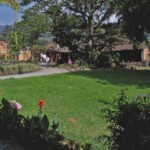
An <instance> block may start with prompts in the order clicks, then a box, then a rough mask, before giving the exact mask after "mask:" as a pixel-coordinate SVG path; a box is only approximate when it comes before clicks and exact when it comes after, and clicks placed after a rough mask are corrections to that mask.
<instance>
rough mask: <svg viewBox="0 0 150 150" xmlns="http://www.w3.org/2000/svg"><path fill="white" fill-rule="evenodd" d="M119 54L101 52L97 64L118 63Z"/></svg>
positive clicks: (104, 65) (102, 65)
mask: <svg viewBox="0 0 150 150" xmlns="http://www.w3.org/2000/svg"><path fill="white" fill-rule="evenodd" d="M119 62H120V55H119V53H115V52H102V53H101V54H100V55H99V57H98V60H97V65H98V66H100V67H111V64H112V63H116V64H119Z"/></svg>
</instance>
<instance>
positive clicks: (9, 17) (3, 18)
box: [0, 4, 116, 25]
mask: <svg viewBox="0 0 150 150" xmlns="http://www.w3.org/2000/svg"><path fill="white" fill-rule="evenodd" d="M32 5H33V4H32ZM30 6H31V5H29V6H26V7H24V8H23V9H26V8H28V7H30ZM21 16H22V13H21V12H19V14H18V21H20V20H21ZM114 21H116V17H115V15H113V16H112V17H111V19H110V20H109V22H114ZM13 23H14V10H13V9H12V8H11V7H9V6H6V5H0V25H13Z"/></svg>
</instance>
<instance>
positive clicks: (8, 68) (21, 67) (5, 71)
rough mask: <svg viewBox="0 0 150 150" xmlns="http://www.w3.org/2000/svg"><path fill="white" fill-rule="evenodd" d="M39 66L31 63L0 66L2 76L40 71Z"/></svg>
mask: <svg viewBox="0 0 150 150" xmlns="http://www.w3.org/2000/svg"><path fill="white" fill-rule="evenodd" d="M38 70H39V66H37V65H35V64H31V63H20V64H14V65H4V66H0V75H11V74H23V73H28V72H34V71H38Z"/></svg>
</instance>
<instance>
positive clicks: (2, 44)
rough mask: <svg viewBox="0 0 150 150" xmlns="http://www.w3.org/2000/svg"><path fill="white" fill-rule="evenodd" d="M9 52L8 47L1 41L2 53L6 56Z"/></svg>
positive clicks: (0, 48)
mask: <svg viewBox="0 0 150 150" xmlns="http://www.w3.org/2000/svg"><path fill="white" fill-rule="evenodd" d="M7 51H8V45H7V44H6V43H5V42H3V41H0V53H1V54H5V53H7Z"/></svg>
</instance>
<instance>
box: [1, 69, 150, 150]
mask: <svg viewBox="0 0 150 150" xmlns="http://www.w3.org/2000/svg"><path fill="white" fill-rule="evenodd" d="M149 79H150V71H137V70H130V71H129V70H94V71H83V72H76V73H67V74H59V75H49V76H43V77H32V78H25V79H8V80H4V81H2V80H1V81H0V98H1V99H2V98H3V97H5V98H6V99H11V100H12V99H13V100H14V99H15V100H17V101H18V102H20V103H21V104H22V105H23V108H22V110H21V111H20V113H22V114H25V115H32V114H36V113H37V112H38V105H37V104H38V100H39V99H43V100H45V101H46V105H45V107H44V112H45V113H46V114H47V115H48V117H49V118H50V119H51V118H52V117H53V114H54V113H57V114H58V117H59V121H60V124H61V125H64V127H65V128H64V134H65V136H66V137H68V138H70V139H73V140H76V141H78V142H85V141H89V142H90V141H91V142H92V143H93V142H94V139H96V138H97V137H98V136H101V135H106V134H108V131H107V129H106V122H105V119H104V117H103V114H102V113H101V111H100V110H101V109H102V108H106V107H111V106H112V104H113V103H112V102H113V99H114V97H117V96H118V93H119V91H120V89H123V88H127V89H128V91H127V95H128V97H129V99H133V98H135V96H136V95H137V94H146V93H150V80H149ZM72 120H73V121H72ZM95 143H96V142H95ZM99 146H101V144H100V145H99ZM95 147H98V145H96V146H95ZM95 149H100V148H95ZM101 149H102V150H103V149H104V148H101Z"/></svg>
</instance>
